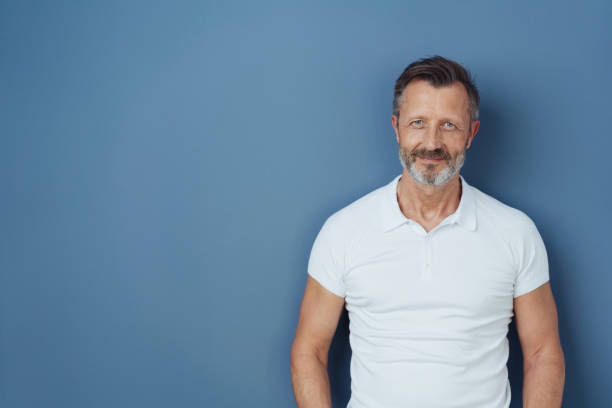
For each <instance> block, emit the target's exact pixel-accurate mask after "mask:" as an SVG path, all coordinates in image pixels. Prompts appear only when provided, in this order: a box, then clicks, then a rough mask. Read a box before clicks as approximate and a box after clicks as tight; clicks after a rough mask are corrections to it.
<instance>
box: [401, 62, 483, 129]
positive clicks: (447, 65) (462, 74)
mask: <svg viewBox="0 0 612 408" xmlns="http://www.w3.org/2000/svg"><path fill="white" fill-rule="evenodd" d="M415 79H423V80H425V81H427V82H429V83H430V84H431V85H432V86H434V87H436V88H439V87H442V86H450V85H452V84H453V83H454V82H460V83H462V84H463V86H464V87H465V90H466V91H467V94H468V98H469V100H470V106H469V113H470V120H471V121H472V122H473V121H475V120H478V106H479V104H480V95H479V94H478V89H476V85H475V84H474V82H473V80H472V77H471V75H470V72H469V71H468V70H467V69H465V68H463V67H462V66H461V65H460V64H458V63H457V62H455V61H452V60H449V59H446V58H444V57H441V56H439V55H436V56H433V57H430V58H422V59H420V60H418V61H415V62H413V63H412V64H410V65H408V66H407V67H406V69H405V70H404V72H402V74H401V75H400V76H399V78H397V81H395V92H394V93H393V115H394V116H396V117H397V118H398V119H399V111H400V105H401V103H402V93H403V92H404V89H405V88H406V86H407V85H408V83H410V81H413V80H415Z"/></svg>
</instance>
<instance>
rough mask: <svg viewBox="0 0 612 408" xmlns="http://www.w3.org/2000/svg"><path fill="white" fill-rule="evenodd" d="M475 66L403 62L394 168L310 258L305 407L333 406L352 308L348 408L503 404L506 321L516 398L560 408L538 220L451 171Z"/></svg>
mask: <svg viewBox="0 0 612 408" xmlns="http://www.w3.org/2000/svg"><path fill="white" fill-rule="evenodd" d="M479 102H480V101H479V94H478V90H477V88H476V86H475V85H474V83H473V81H472V79H471V78H470V75H469V72H468V71H467V70H466V69H465V68H463V67H462V66H461V65H459V64H458V63H456V62H454V61H451V60H448V59H446V58H443V57H439V56H436V57H432V58H425V59H421V60H418V61H415V62H413V63H412V64H410V65H409V66H408V67H407V68H406V69H405V70H404V72H403V73H402V74H401V75H400V76H399V78H398V79H397V82H396V84H395V92H394V99H393V114H392V116H391V123H392V125H393V129H394V131H395V136H396V140H397V143H398V145H399V157H400V162H401V164H402V166H403V171H402V173H401V174H399V175H397V176H396V177H394V178H393V180H391V181H390V182H388V183H387V184H386V185H383V186H382V187H380V188H378V189H376V190H374V191H372V192H370V193H368V194H366V195H364V196H363V197H361V198H359V199H358V200H356V201H355V202H353V203H351V204H349V205H347V206H346V207H344V208H342V209H340V210H339V211H337V212H335V213H333V214H332V215H331V216H329V217H328V218H327V220H326V221H325V223H324V224H323V226H322V227H321V230H320V231H319V233H318V235H317V237H316V239H315V241H314V244H313V246H312V250H311V253H310V258H309V261H308V280H307V283H306V288H305V291H304V297H303V301H302V306H301V309H300V316H299V321H298V327H297V330H296V335H295V339H294V341H293V344H292V348H291V375H292V382H293V388H294V394H295V398H296V402H297V404H298V406H299V407H300V408H308V407H331V397H330V387H329V377H328V373H327V359H328V352H329V346H330V343H331V340H332V338H333V335H334V333H335V330H336V327H337V324H338V319H339V317H340V314H341V312H342V309H343V307H345V306H346V309H347V310H348V313H349V320H350V325H349V331H350V335H349V340H350V345H351V349H352V357H351V398H350V401H349V403H348V407H350V408H379V407H380V408H393V407H417V408H428V407H440V408H442V407H444V408H450V407H457V408H459V407H461V408H479V407H482V408H507V407H508V406H509V405H510V397H511V390H510V383H509V380H508V371H507V366H506V363H507V360H508V350H509V347H508V339H507V332H508V324H509V323H510V322H511V320H512V317H513V316H514V318H515V322H516V328H517V331H518V335H519V339H520V342H521V348H522V352H523V356H524V385H523V406H524V407H538V408H553V407H555V408H558V407H560V406H561V400H562V393H563V385H564V381H565V362H564V356H563V351H562V348H561V343H560V339H559V333H558V328H557V326H558V325H557V310H556V306H555V302H554V298H553V294H552V291H551V287H550V282H549V270H548V259H547V254H546V249H545V246H544V243H543V241H542V238H541V236H540V234H539V232H538V230H537V228H536V226H535V224H534V222H533V221H532V220H531V219H530V218H529V217H528V216H527V215H526V214H525V213H524V212H522V211H520V210H518V209H515V208H512V207H510V206H508V205H506V204H504V203H502V202H500V201H498V200H496V199H495V198H493V197H491V196H489V195H487V194H485V193H484V192H482V191H480V190H479V189H477V188H475V187H473V186H471V185H469V184H468V183H467V182H466V180H465V179H464V178H463V176H461V175H460V174H459V171H460V169H461V166H462V165H463V163H464V161H465V152H466V150H467V149H469V147H470V145H471V143H472V140H473V139H474V136H475V135H476V133H477V132H478V128H479V126H480V122H479V120H478V107H479Z"/></svg>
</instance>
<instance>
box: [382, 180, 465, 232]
mask: <svg viewBox="0 0 612 408" xmlns="http://www.w3.org/2000/svg"><path fill="white" fill-rule="evenodd" d="M401 176H402V174H401V173H400V174H399V175H397V176H395V178H394V179H393V180H391V182H389V183H388V184H387V185H386V186H385V189H384V190H383V202H382V206H381V209H382V218H381V219H382V228H383V231H384V232H387V231H390V230H391V229H393V228H395V227H398V226H399V225H401V224H404V223H406V222H408V221H409V219H408V218H406V216H405V215H404V214H403V213H402V211H401V210H400V207H399V203H398V202H397V183H398V181H399V179H400V177H401ZM459 179H460V180H461V199H460V200H459V206H458V207H457V210H456V211H455V212H454V213H453V214H451V215H449V216H448V217H447V219H448V220H447V219H445V220H444V221H442V222H443V223H445V224H446V223H449V224H451V223H456V224H458V225H460V226H461V227H463V228H465V229H467V230H468V231H474V230H476V203H475V202H474V195H473V194H474V193H473V191H472V188H471V186H470V185H469V184H468V183H467V182H466V181H465V179H464V178H463V176H462V175H461V174H460V175H459Z"/></svg>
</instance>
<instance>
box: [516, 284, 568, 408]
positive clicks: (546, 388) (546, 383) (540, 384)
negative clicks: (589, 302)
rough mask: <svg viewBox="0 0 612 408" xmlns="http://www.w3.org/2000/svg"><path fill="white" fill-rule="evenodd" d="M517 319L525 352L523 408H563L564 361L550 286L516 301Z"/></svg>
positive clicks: (542, 287)
mask: <svg viewBox="0 0 612 408" xmlns="http://www.w3.org/2000/svg"><path fill="white" fill-rule="evenodd" d="M514 316H515V322H516V329H517V332H518V335H519V340H520V341H521V348H522V350H523V362H524V370H523V376H524V379H523V407H524V408H560V407H561V400H562V398H563V386H564V384H565V359H564V356H563V350H562V348H561V341H560V339H559V329H558V325H557V308H556V306H555V301H554V298H553V294H552V290H551V288H550V282H546V283H545V284H543V285H542V286H540V287H538V288H537V289H534V290H532V291H531V292H529V293H526V294H524V295H522V296H519V297H517V298H515V299H514Z"/></svg>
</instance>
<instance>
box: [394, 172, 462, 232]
mask: <svg viewBox="0 0 612 408" xmlns="http://www.w3.org/2000/svg"><path fill="white" fill-rule="evenodd" d="M460 201H461V180H460V179H459V173H457V174H455V175H454V176H453V178H451V179H450V180H449V181H448V182H446V183H445V184H443V185H441V186H436V185H431V184H422V183H419V182H417V181H416V180H414V179H413V178H412V176H411V175H410V173H408V171H407V170H406V169H404V171H403V172H402V176H401V178H400V179H399V182H398V183H397V202H398V203H399V206H400V209H401V211H402V213H403V214H404V215H405V216H406V217H407V218H410V219H411V220H414V221H417V222H418V223H419V224H421V225H422V226H423V227H424V228H425V229H426V230H427V231H429V230H431V229H433V228H434V227H435V226H436V225H438V224H439V223H440V222H441V221H442V220H443V219H444V218H446V217H448V216H449V215H450V214H452V213H454V212H455V211H456V210H457V207H459V202H460Z"/></svg>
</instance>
